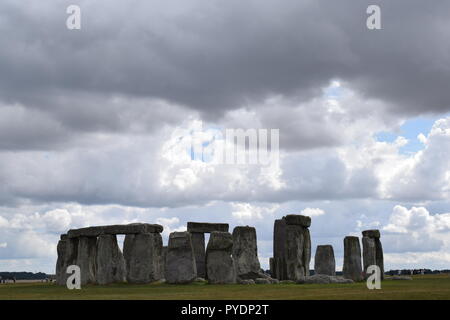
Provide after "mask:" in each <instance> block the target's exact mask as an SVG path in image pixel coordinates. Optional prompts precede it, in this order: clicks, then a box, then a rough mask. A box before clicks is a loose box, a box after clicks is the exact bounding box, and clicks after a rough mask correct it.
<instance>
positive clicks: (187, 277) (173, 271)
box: [165, 232, 197, 284]
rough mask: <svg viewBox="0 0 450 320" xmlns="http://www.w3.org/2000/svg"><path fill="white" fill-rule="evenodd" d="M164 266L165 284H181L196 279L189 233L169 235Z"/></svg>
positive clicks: (195, 267)
mask: <svg viewBox="0 0 450 320" xmlns="http://www.w3.org/2000/svg"><path fill="white" fill-rule="evenodd" d="M165 265H166V270H165V277H166V281H167V283H180V284H183V283H189V282H192V281H194V280H195V279H196V278H197V266H196V263H195V255H194V249H193V247H192V240H191V234H190V233H189V232H172V233H171V234H170V236H169V246H168V247H167V256H166V262H165Z"/></svg>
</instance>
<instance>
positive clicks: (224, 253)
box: [206, 231, 236, 284]
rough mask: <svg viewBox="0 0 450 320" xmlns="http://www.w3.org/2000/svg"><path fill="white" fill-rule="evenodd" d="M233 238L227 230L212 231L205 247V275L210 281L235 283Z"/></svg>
mask: <svg viewBox="0 0 450 320" xmlns="http://www.w3.org/2000/svg"><path fill="white" fill-rule="evenodd" d="M232 247H233V238H232V236H231V234H230V233H228V232H220V231H214V232H212V233H211V235H210V237H209V242H208V246H207V248H206V275H207V277H208V281H209V282H210V283H215V284H224V283H236V268H235V264H234V260H233V257H232V256H231V254H232Z"/></svg>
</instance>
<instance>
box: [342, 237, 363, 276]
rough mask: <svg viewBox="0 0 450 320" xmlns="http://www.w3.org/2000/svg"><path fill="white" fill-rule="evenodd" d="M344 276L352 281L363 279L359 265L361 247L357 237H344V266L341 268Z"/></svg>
mask: <svg viewBox="0 0 450 320" xmlns="http://www.w3.org/2000/svg"><path fill="white" fill-rule="evenodd" d="M342 273H343V275H344V278H346V279H352V280H353V281H361V280H363V275H362V266H361V247H360V245H359V238H358V237H351V236H348V237H345V238H344V266H343V268H342Z"/></svg>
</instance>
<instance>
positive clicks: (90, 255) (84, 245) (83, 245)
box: [76, 236, 97, 285]
mask: <svg viewBox="0 0 450 320" xmlns="http://www.w3.org/2000/svg"><path fill="white" fill-rule="evenodd" d="M96 257H97V238H95V237H84V236H82V237H79V239H78V252H77V262H76V264H77V265H78V266H79V267H80V270H81V284H82V285H84V284H87V283H95V280H96V279H95V268H96V261H95V258H96Z"/></svg>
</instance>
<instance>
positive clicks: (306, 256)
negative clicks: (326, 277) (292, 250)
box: [303, 220, 311, 276]
mask: <svg viewBox="0 0 450 320" xmlns="http://www.w3.org/2000/svg"><path fill="white" fill-rule="evenodd" d="M310 221H311V220H310ZM310 224H311V223H310ZM303 239H304V243H303V266H304V268H305V275H306V276H309V264H310V262H311V234H310V232H309V229H308V228H303Z"/></svg>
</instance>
